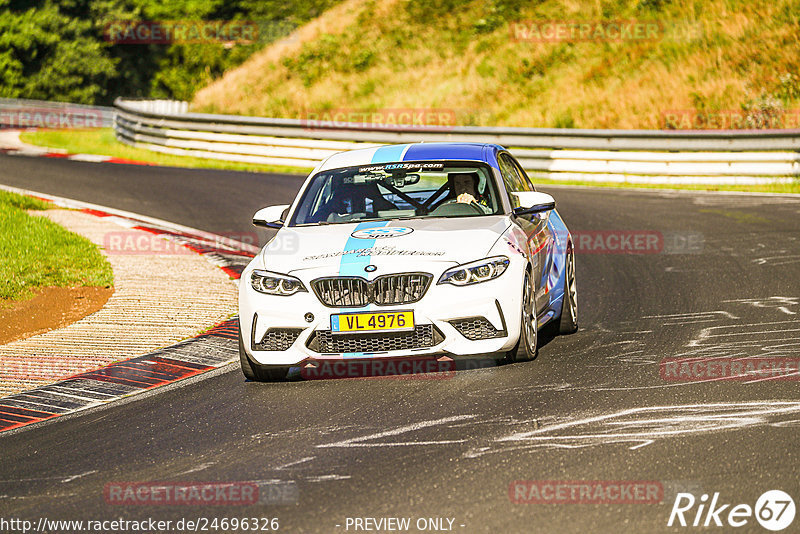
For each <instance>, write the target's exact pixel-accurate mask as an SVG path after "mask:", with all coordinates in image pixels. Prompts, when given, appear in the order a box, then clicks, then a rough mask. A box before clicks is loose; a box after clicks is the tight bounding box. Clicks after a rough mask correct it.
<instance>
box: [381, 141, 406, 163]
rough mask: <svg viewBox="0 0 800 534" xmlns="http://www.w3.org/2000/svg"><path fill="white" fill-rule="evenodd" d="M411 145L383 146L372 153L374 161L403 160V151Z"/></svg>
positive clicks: (389, 161)
mask: <svg viewBox="0 0 800 534" xmlns="http://www.w3.org/2000/svg"><path fill="white" fill-rule="evenodd" d="M409 146H410V145H389V146H382V147H380V148H378V150H376V151H375V153H374V154H373V155H372V163H391V162H394V161H402V159H403V151H404V150H405V149H406V148H408V147H409Z"/></svg>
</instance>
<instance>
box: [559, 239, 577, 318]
mask: <svg viewBox="0 0 800 534" xmlns="http://www.w3.org/2000/svg"><path fill="white" fill-rule="evenodd" d="M577 331H578V286H577V285H576V283H575V251H574V250H573V248H572V243H570V244H569V246H568V248H567V266H566V269H565V270H564V298H563V302H562V304H561V317H560V319H559V321H558V333H559V334H574V333H575V332H577Z"/></svg>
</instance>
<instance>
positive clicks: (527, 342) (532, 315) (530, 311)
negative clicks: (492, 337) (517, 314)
mask: <svg viewBox="0 0 800 534" xmlns="http://www.w3.org/2000/svg"><path fill="white" fill-rule="evenodd" d="M521 313H522V317H521V318H520V327H519V340H518V341H517V344H516V346H515V347H514V348H513V349H511V350H510V351H509V352H508V353H507V354H506V361H507V362H509V363H513V362H520V361H526V360H533V359H534V358H536V356H538V354H539V348H538V345H537V344H538V342H539V323H538V321H537V320H536V299H535V297H534V291H533V287H531V273H530V272H528V271H526V272H525V282H524V284H523V288H522V312H521Z"/></svg>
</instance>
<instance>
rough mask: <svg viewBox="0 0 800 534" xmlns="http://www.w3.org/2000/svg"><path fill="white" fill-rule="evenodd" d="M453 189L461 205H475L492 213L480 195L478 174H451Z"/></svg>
mask: <svg viewBox="0 0 800 534" xmlns="http://www.w3.org/2000/svg"><path fill="white" fill-rule="evenodd" d="M450 180H451V182H450V183H451V187H452V190H453V195H454V196H455V197H456V202H458V203H460V204H474V205H477V206H479V207H480V208H481V209H482V210H483V211H484V212H485V213H489V212H491V211H492V210H491V208H490V207H489V205H488V203H487V202H486V199H485V198H483V197H482V196H481V195H479V194H478V181H479V178H478V174H477V173H474V172H458V173H452V174H450Z"/></svg>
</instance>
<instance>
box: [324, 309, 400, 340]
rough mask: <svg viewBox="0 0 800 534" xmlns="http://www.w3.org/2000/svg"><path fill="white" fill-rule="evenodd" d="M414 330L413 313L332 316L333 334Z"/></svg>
mask: <svg viewBox="0 0 800 534" xmlns="http://www.w3.org/2000/svg"><path fill="white" fill-rule="evenodd" d="M403 330H414V312H413V311H394V312H375V313H373V312H366V313H340V314H338V315H331V332H332V333H334V334H349V333H352V332H399V331H403Z"/></svg>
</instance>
